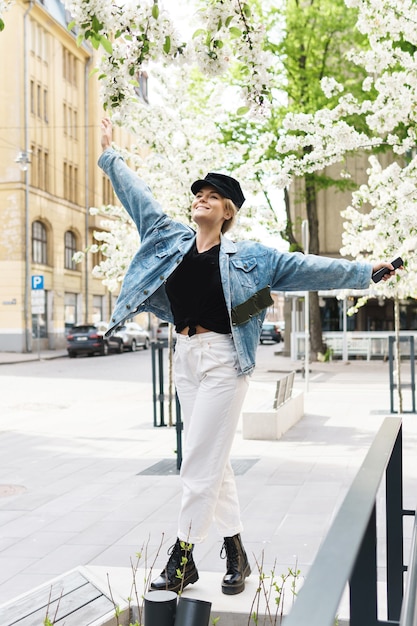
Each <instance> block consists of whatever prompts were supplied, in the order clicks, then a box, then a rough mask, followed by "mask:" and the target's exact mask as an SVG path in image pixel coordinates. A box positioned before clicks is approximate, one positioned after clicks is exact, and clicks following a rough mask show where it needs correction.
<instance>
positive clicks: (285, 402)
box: [242, 372, 304, 440]
mask: <svg viewBox="0 0 417 626" xmlns="http://www.w3.org/2000/svg"><path fill="white" fill-rule="evenodd" d="M294 377H295V372H290V373H289V374H287V375H286V376H284V377H283V378H280V379H279V380H278V381H277V383H276V389H275V396H274V399H273V402H271V401H270V399H268V398H267V399H265V397H264V394H262V396H263V397H262V399H261V398H260V399H259V402H258V403H257V406H256V407H255V408H254V409H251V410H249V411H244V412H243V413H242V435H243V439H265V440H274V439H280V438H281V437H282V435H283V434H284V433H286V432H287V430H289V429H290V428H291V427H292V426H294V424H296V423H297V422H298V420H300V419H301V418H302V417H303V415H304V394H303V392H302V391H299V390H295V389H294V388H293V386H294Z"/></svg>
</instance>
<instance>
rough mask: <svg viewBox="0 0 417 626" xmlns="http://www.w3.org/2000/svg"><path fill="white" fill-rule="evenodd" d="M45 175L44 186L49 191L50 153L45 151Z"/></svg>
mask: <svg viewBox="0 0 417 626" xmlns="http://www.w3.org/2000/svg"><path fill="white" fill-rule="evenodd" d="M43 175H44V184H43V188H44V190H45V191H49V154H48V153H47V152H44V153H43Z"/></svg>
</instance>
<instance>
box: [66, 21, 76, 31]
mask: <svg viewBox="0 0 417 626" xmlns="http://www.w3.org/2000/svg"><path fill="white" fill-rule="evenodd" d="M75 24H76V22H75V20H72V22H70V23H69V24H68V26H67V29H68V30H72V29H73V28H74V26H75Z"/></svg>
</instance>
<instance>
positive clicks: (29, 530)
mask: <svg viewBox="0 0 417 626" xmlns="http://www.w3.org/2000/svg"><path fill="white" fill-rule="evenodd" d="M21 356H22V357H26V356H27V355H21ZM49 356H52V355H50V354H48V353H44V352H43V353H42V354H41V358H42V359H46V358H48V357H49ZM53 356H56V355H53ZM9 358H10V356H9V355H4V354H3V355H2V354H0V364H1V363H7V362H13V361H8V359H9ZM16 358H17V357H16ZM25 360H26V359H25ZM14 362H15V361H14ZM13 369H14V368H13ZM294 369H295V370H297V374H296V377H295V388H296V389H300V390H303V391H304V392H305V396H304V403H305V416H304V418H303V419H302V420H301V421H300V422H298V423H297V424H296V425H295V426H294V427H293V428H292V429H291V430H289V431H288V432H287V433H286V434H285V435H284V436H283V437H282V439H280V440H278V441H255V440H244V439H243V438H242V430H241V425H240V426H239V427H238V431H237V433H236V437H235V441H234V446H233V451H232V459H233V463H234V467H235V471H236V473H237V483H238V490H239V496H240V502H241V508H242V517H243V522H244V526H245V530H244V532H243V534H242V537H243V540H244V544H245V547H246V550H247V552H248V555H249V556H250V561H251V564H252V572H253V573H252V575H251V577H250V578H249V579H248V581H247V585H246V590H245V592H244V593H242V594H240V595H239V596H230V597H228V596H222V594H221V593H220V581H221V578H222V576H223V573H224V571H225V563H224V561H222V560H221V559H220V558H219V554H220V550H221V545H222V540H221V538H219V537H218V535H217V534H216V532H215V530H214V529H213V530H212V531H211V532H210V534H209V536H208V538H207V540H206V542H205V543H204V544H201V545H199V546H196V548H195V559H196V562H197V565H198V568H199V571H200V580H199V581H198V582H197V583H196V584H195V585H193V586H191V587H187V589H186V591H185V592H184V593H185V595H187V597H194V598H198V599H202V600H208V601H210V602H212V603H213V609H212V615H217V614H223V613H229V614H230V615H231V614H232V613H233V612H236V611H241V612H242V613H245V614H246V615H249V614H250V611H251V606H252V602H253V599H254V597H255V594H256V589H257V586H258V584H259V580H258V575H257V563H258V564H261V563H262V570H263V572H264V573H267V574H270V572H271V571H272V570H274V571H275V576H276V578H279V577H280V575H281V574H286V573H287V572H288V568H295V567H296V568H298V569H299V570H300V578H301V580H302V579H303V578H304V577H305V576H306V575H307V574H308V569H309V567H310V565H311V563H312V562H313V560H314V557H315V555H316V553H317V551H318V548H319V546H320V543H321V541H322V539H323V538H324V537H325V535H326V533H327V531H328V529H329V526H330V524H331V522H332V519H333V517H334V515H335V513H336V512H337V510H338V508H339V506H340V504H341V503H342V501H343V498H344V496H345V494H346V492H347V490H348V488H349V486H350V484H351V482H352V480H353V478H354V476H355V475H356V473H357V471H358V468H359V467H360V464H361V462H362V460H363V459H364V457H365V455H366V453H367V451H368V449H369V446H370V445H371V443H372V440H373V438H374V436H375V434H376V432H377V431H378V429H379V427H380V425H381V423H382V421H383V419H384V417H385V416H387V415H389V412H390V398H389V370H388V364H387V363H384V362H383V361H360V360H358V361H352V362H348V363H344V362H342V361H333V362H330V363H313V364H311V368H310V372H309V377H308V378H309V380H308V389H307V388H306V380H305V378H303V376H302V372H301V364H300V363H293V362H291V361H290V359H289V358H288V357H284V356H282V355H280V354H277V353H275V352H273V351H272V350H269V351H266V350H265V351H264V350H262V349H260V350H259V354H258V367H257V369H256V371H255V374H254V375H253V377H252V380H251V384H250V390H249V393H248V396H247V399H246V401H245V406H244V410H252V409H253V408H254V407H255V406H256V405H257V403H259V401H260V398H263V397H265V394H266V393H271V390H273V389H274V387H275V381H276V380H277V379H278V378H280V377H282V376H283V375H284V374H285V373H287V372H289V371H291V370H294ZM0 373H1V374H3V368H2V369H1V372H0ZM9 376H10V382H12V378H13V371H10V373H7V375H6V376H3V375H2V377H1V378H0V384H3V383H6V384H7V381H8V378H9ZM112 384H113V388H112V393H111V394H110V395H107V397H106V396H105V393H106V392H105V388H106V387H107V389H108V382H106V381H103V386H102V393H103V394H104V397H105V402H104V403H103V404H101V405H100V410H99V411H97V410H96V411H94V405H92V406H89V405H88V404H87V405H85V406H84V405H80V406H77V407H76V410H74V408H72V410H71V411H69V410H67V409H66V399H65V397H63V398H60V400H59V402H58V401H57V405H56V406H55V408H54V410H50V407H47V406H46V405H45V410H40V411H38V413H37V415H36V424H34V423H33V421H31V420H30V419H29V418H30V415H29V413H28V414H27V415H26V416H25V415H24V414H23V418H21V419H18V420H15V419H14V412H13V410H9V411H8V412H7V410H6V411H5V412H4V413H3V411H4V409H7V408H8V407H7V393H6V400H3V404H1V398H0V411H1V412H2V413H3V415H5V416H6V418H5V419H2V427H1V431H0V437H1V439H0V443H1V444H2V447H1V454H0V605H1V604H2V603H7V602H8V601H10V600H11V599H13V598H15V597H16V596H19V595H21V594H24V593H26V592H28V591H29V590H31V589H33V588H34V587H36V586H38V585H41V584H43V583H45V582H47V581H50V580H51V579H53V578H54V577H57V576H60V575H61V574H63V573H65V572H67V571H69V570H71V569H73V568H76V567H78V566H86V568H87V569H86V571H88V572H89V574H90V575H91V577H92V578H93V579H95V580H97V581H99V582H100V583H101V585H102V586H106V588H107V576H109V580H110V584H111V585H112V587H113V591H114V593H115V594H116V593H117V594H120V595H121V596H123V597H124V598H126V597H127V596H128V595H130V591H131V589H130V586H131V582H132V578H131V571H130V564H131V560H133V561H135V555H136V554H137V553H138V551H140V550H141V547H142V545H145V546H146V550H145V551H146V553H147V563H146V564H145V563H144V562H143V560H142V561H141V562H140V567H145V569H146V571H149V567H150V563H152V561H153V559H154V557H155V555H157V556H156V563H155V565H154V570H153V571H154V573H155V574H156V573H159V571H160V569H161V568H162V567H163V566H164V565H165V562H166V559H167V555H166V550H167V548H168V547H169V546H170V545H171V544H172V543H173V539H175V537H176V519H177V512H178V505H179V497H180V482H179V477H178V475H177V474H176V472H175V471H173V470H172V467H173V464H174V460H175V454H174V447H175V433H174V432H173V429H171V428H166V429H158V428H152V427H150V424H151V419H150V418H151V415H152V413H151V410H152V409H151V402H150V400H151V389H150V386H149V385H148V386H146V385H144V386H143V387H144V388H145V387H146V389H144V388H141V393H140V394H138V393H137V391H136V389H133V387H132V385H133V383H129V385H127V384H126V383H125V386H124V387H123V389H120V391H119V390H118V388H117V385H118V384H119V383H117V382H115V383H112ZM120 384H121V383H120ZM136 385H137V383H136ZM143 391H145V392H146V393H148V400H144V399H143V398H144V397H145V396H146V394H145V395H144V393H142V392H143ZM69 393H70V391H69ZM99 395H100V388H98V396H99ZM405 395H406V394H405ZM138 396H140V399H139V400H138ZM3 397H4V396H3ZM408 400H409V399H408V398H407V396H406V397H405V407H404V408H405V409H407V403H408V404H409V402H408ZM138 402H139V403H140V404H139V407H140V408H139V409H138ZM5 403H6V404H5ZM40 406H41V407H42V404H41V405H40ZM57 406H58V408H57ZM57 411H59V414H57ZM138 415H139V417H138ZM57 418H59V419H57ZM87 418H88V419H87ZM416 443H417V416H416V415H414V414H406V415H404V417H403V446H404V450H403V458H404V492H405V495H404V507H405V508H415V499H416V492H417V491H416V489H417V461H416V454H415V450H416ZM161 460H166V463H165V470H164V469H163V468H162V469H161V467H160V465H158V462H159V461H161ZM167 467H168V469H166V468H167ZM158 468H159V472H158ZM169 468H170V469H169ZM8 485H9V486H10V490H11V491H10V492H9V493H7V486H8ZM2 486H3V490H5V489H6V493H3V494H2V493H1V488H2ZM13 489H15V490H16V491H15V492H13ZM2 495H3V497H1V496H2ZM379 525H380V524H379ZM381 531H382V532H383V529H381ZM405 536H406V543H407V544H408V543H409V541H410V537H411V524H410V527H408V526H407V525H406V527H405ZM161 540H163V546H162V548H160V549H159V546H160V543H161ZM158 550H159V552H158ZM383 552H384V548H383V546H382V547H381V548H379V549H378V553H379V554H381V553H383ZM406 555H407V552H406ZM379 576H380V578H381V581H383V580H384V579H385V571H384V567H383V566H381V567H380V568H379ZM139 580H141V583H140V584H141V585H142V580H143V577H142V578H140V579H139ZM291 602H292V600H291V599H290V598H289V597H287V600H286V603H287V606H286V607H284V611H287V610H288V609H289V608H290V605H291ZM382 604H383V600H382ZM382 610H383V609H382ZM346 611H347V609H346V606H345V605H342V606H341V609H340V612H339V617H343V616H344V614H347V613H346ZM0 615H1V607H0ZM0 621H1V620H0ZM223 623H224V622H223V621H222V620H221V621H220V623H219V626H221V625H222V624H223ZM231 623H232V622H231V621H229V622H227V621H226V625H227V626H230V624H231ZM233 623H234V622H233ZM2 626H5V625H3V624H2ZM34 626H35V625H34ZM80 626H84V625H80Z"/></svg>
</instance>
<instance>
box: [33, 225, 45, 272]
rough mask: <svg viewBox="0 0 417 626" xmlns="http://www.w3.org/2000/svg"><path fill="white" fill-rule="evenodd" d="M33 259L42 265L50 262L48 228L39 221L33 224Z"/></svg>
mask: <svg viewBox="0 0 417 626" xmlns="http://www.w3.org/2000/svg"><path fill="white" fill-rule="evenodd" d="M32 261H33V263H41V264H42V265H46V264H47V262H48V255H47V237H46V228H45V226H44V225H43V224H42V222H39V221H36V222H33V224H32Z"/></svg>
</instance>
